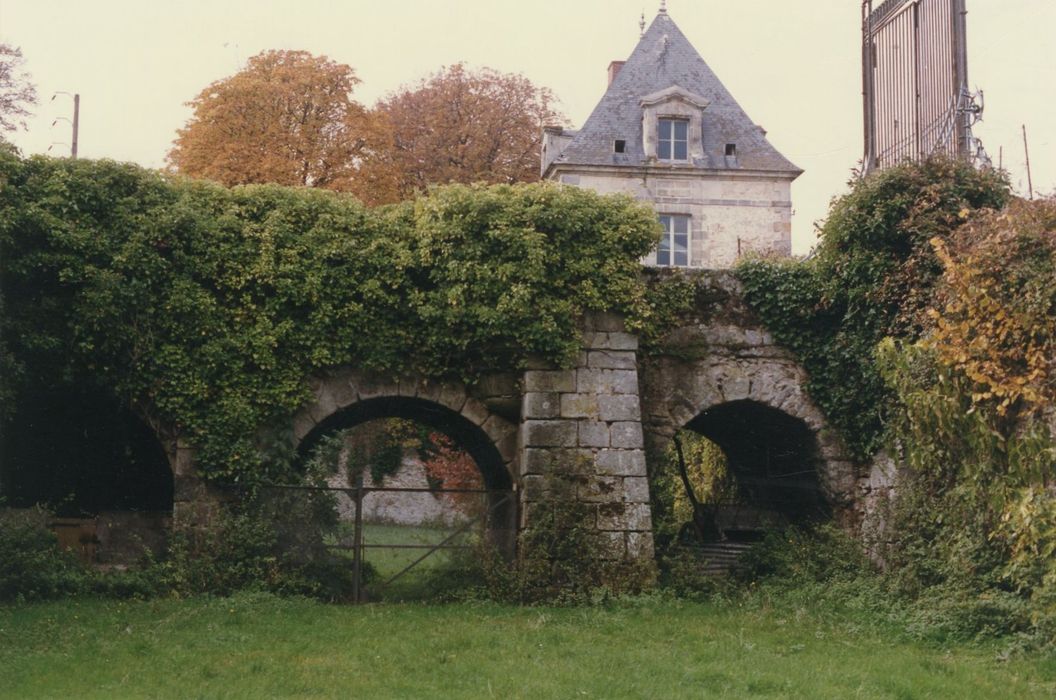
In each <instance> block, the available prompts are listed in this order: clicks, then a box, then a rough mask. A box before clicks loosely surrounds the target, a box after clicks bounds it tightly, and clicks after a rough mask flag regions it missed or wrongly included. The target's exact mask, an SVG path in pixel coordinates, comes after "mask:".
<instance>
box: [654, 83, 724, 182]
mask: <svg viewBox="0 0 1056 700" xmlns="http://www.w3.org/2000/svg"><path fill="white" fill-rule="evenodd" d="M639 104H641V106H642V151H643V152H644V153H645V157H646V159H647V160H657V161H660V162H663V163H686V164H689V163H691V162H693V161H695V160H696V159H698V158H703V157H704V144H703V143H702V138H701V137H702V135H703V119H704V110H705V109H706V108H707V106H708V101H707V100H706V99H705V98H703V97H701V96H700V95H694V94H693V93H692V92H689V91H688V90H684V89H682V88H681V87H679V86H678V85H672V86H670V87H667V88H664V89H663V90H660V91H659V92H654V93H653V94H651V95H646V96H645V97H643V98H641V100H640V101H639Z"/></svg>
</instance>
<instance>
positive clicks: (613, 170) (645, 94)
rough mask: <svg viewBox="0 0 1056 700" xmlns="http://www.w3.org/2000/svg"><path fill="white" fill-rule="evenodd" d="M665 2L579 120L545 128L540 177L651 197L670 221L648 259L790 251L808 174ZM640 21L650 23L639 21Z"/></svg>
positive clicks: (712, 261)
mask: <svg viewBox="0 0 1056 700" xmlns="http://www.w3.org/2000/svg"><path fill="white" fill-rule="evenodd" d="M665 5H666V3H664V4H661V7H660V12H659V14H658V15H657V17H656V19H655V20H653V23H652V24H651V25H650V26H649V28H648V30H646V31H644V32H643V33H642V36H641V39H640V40H639V42H638V45H637V46H636V47H635V49H634V51H633V52H632V53H631V56H630V58H628V59H627V60H626V61H613V62H612V63H611V64H610V65H609V71H608V74H609V86H608V90H607V91H606V92H605V96H604V97H602V98H601V102H599V103H598V105H597V107H595V108H594V111H593V112H592V113H591V115H590V117H589V118H588V119H587V122H586V123H585V124H584V125H583V128H582V129H580V130H579V131H570V130H567V129H561V128H557V127H548V128H546V129H545V131H544V134H543V151H542V176H543V178H544V179H548V180H554V181H558V182H563V183H566V184H569V185H576V186H579V187H588V188H590V189H593V190H596V191H598V192H602V193H612V192H623V193H627V194H630V195H632V196H634V197H635V198H637V199H639V200H642V201H648V202H652V203H653V204H654V206H655V207H656V211H657V214H658V215H659V217H660V222H661V224H662V225H663V227H664V237H663V239H662V240H661V243H660V246H659V248H658V249H657V251H656V252H654V253H651V254H650V255H649V256H647V257H646V259H645V260H644V261H643V262H644V263H645V264H647V265H657V266H679V267H705V268H725V267H730V266H731V265H732V264H733V263H734V261H736V259H737V257H738V256H739V255H740V254H743V253H746V252H748V251H771V252H777V253H782V254H788V253H790V252H791V215H792V202H791V186H792V181H793V180H795V179H796V177H798V176H799V174H800V173H801V172H802V170H800V169H799V168H797V167H796V166H795V165H793V164H792V163H791V162H789V161H788V160H787V159H786V158H785V157H784V156H782V155H781V154H780V153H778V152H777V150H776V149H775V148H774V147H773V146H771V145H770V143H769V142H768V141H767V140H766V132H765V131H764V130H763V128H762V127H760V126H759V125H757V124H755V123H753V122H752V120H751V119H749V117H748V115H747V114H745V113H744V110H742V109H741V107H740V105H738V104H737V101H736V100H734V99H733V96H732V95H730V93H729V92H728V91H727V90H726V88H725V87H724V86H723V85H722V83H721V82H720V81H719V79H718V78H717V77H716V76H715V74H714V73H713V72H712V71H711V69H710V68H709V67H708V65H707V64H706V63H705V62H704V59H702V58H701V57H700V55H699V54H698V53H697V51H696V49H694V48H693V46H692V44H690V43H689V40H688V39H686V37H685V35H684V34H682V32H681V31H680V30H679V28H678V26H677V25H676V24H675V22H674V20H672V19H671V17H670V16H669V15H668V14H667V10H666V7H665ZM642 26H643V28H644V21H643V24H642Z"/></svg>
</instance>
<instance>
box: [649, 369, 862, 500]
mask: <svg viewBox="0 0 1056 700" xmlns="http://www.w3.org/2000/svg"><path fill="white" fill-rule="evenodd" d="M766 350H768V352H758V355H760V356H757V357H745V356H744V354H743V353H742V354H738V355H732V353H731V355H732V356H730V355H726V356H724V354H723V353H713V354H711V355H709V357H708V358H707V359H706V360H701V361H697V362H692V363H677V364H676V363H667V365H666V366H662V367H654V368H653V369H652V375H653V376H652V378H651V379H652V381H651V382H650V384H653V385H654V386H653V387H651V388H652V391H651V392H650V394H651V395H647V400H648V401H650V402H658V403H659V404H660V405H659V406H655V407H652V406H651V407H650V408H651V409H652V410H651V411H647V414H650V416H647V425H646V433H647V440H648V446H649V448H650V449H651V450H652V451H654V452H655V451H658V450H664V449H666V447H667V445H668V444H669V443H670V440H671V438H672V436H673V435H674V434H675V432H677V431H678V430H680V429H682V428H684V427H688V428H696V429H697V430H698V431H700V432H703V433H704V434H705V435H706V436H707V437H708V438H709V439H711V440H712V441H714V442H716V443H718V444H719V445H720V447H723V448H724V451H725V450H726V449H727V448H732V449H734V450H736V449H737V447H736V445H734V444H732V443H733V442H735V440H733V439H732V438H727V439H723V436H721V435H718V433H719V432H721V430H720V429H719V425H720V424H723V423H724V424H725V425H726V426H727V427H729V426H730V425H731V424H733V423H736V422H737V421H738V420H744V421H746V422H749V423H750V422H752V421H772V422H776V423H777V424H778V427H781V426H783V427H784V428H786V429H788V430H792V431H795V430H796V429H797V428H798V427H800V426H801V427H802V434H801V435H800V436H799V437H798V438H797V439H798V440H802V441H805V442H804V444H803V446H802V448H801V451H802V452H803V454H804V455H807V454H808V453H809V459H810V460H811V461H812V462H813V463H814V465H815V466H816V471H817V484H818V488H819V489H820V493H821V495H822V496H823V498H824V501H825V504H826V505H827V506H828V507H829V508H830V509H831V511H832V512H833V514H834V515H835V516H836V517H837V518H838V519H840V520H846V518H847V516H848V515H849V514H850V512H851V509H852V508H853V503H854V499H855V487H856V481H857V477H856V469H855V465H854V462H853V460H852V459H851V458H850V456H849V454H848V453H847V451H846V449H845V448H844V446H843V444H842V442H841V441H840V439H839V438H838V436H837V435H836V434H835V432H833V431H832V430H831V429H830V428H829V427H828V425H827V423H826V421H825V417H824V415H823V414H822V413H821V411H820V410H819V409H818V408H817V407H816V406H815V405H814V403H813V402H812V401H811V400H810V398H809V396H807V393H806V389H805V387H806V382H807V376H806V373H805V372H804V371H803V370H802V368H800V367H799V365H798V364H797V363H796V362H795V361H794V360H792V359H791V357H789V356H788V355H787V354H785V353H783V352H780V351H776V350H775V349H773V348H766ZM655 385H659V387H660V388H662V387H664V386H668V387H670V389H671V390H670V391H669V392H666V393H665V394H663V395H661V392H658V391H656V389H657V388H658V386H655ZM701 428H703V430H701ZM764 432H765V431H764ZM709 433H711V434H709ZM716 437H718V438H719V439H716ZM724 442H725V443H726V444H725V445H724V444H723V443H724ZM728 456H729V455H728Z"/></svg>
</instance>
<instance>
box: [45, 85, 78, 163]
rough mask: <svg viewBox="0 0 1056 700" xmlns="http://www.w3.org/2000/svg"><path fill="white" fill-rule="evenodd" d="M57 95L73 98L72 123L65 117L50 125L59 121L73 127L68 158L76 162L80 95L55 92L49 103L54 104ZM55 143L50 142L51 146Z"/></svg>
mask: <svg viewBox="0 0 1056 700" xmlns="http://www.w3.org/2000/svg"><path fill="white" fill-rule="evenodd" d="M59 95H66V96H67V97H72V98H73V121H70V120H69V119H67V118H66V117H56V118H55V121H53V122H52V123H51V125H52V126H55V125H56V124H57V123H59V122H60V121H63V122H70V125H72V126H73V138H72V139H71V140H70V158H72V159H74V160H76V159H77V139H78V136H79V134H78V132H79V131H80V125H81V95H80V93H74V94H73V95H71V94H70V93H68V92H62V91H59V92H56V93H55V94H54V95H52V96H51V101H52V102H54V101H55V98H56V97H58V96H59ZM56 143H58V142H52V145H53V146H54V145H55V144H56ZM48 150H49V151H50V150H51V148H50V147H49V148H48Z"/></svg>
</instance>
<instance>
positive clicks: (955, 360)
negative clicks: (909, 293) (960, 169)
mask: <svg viewBox="0 0 1056 700" xmlns="http://www.w3.org/2000/svg"><path fill="white" fill-rule="evenodd" d="M931 244H932V246H933V248H934V249H935V253H936V255H937V256H938V258H939V260H940V261H941V263H942V265H943V268H944V272H943V278H942V282H941V284H940V288H939V289H940V292H939V299H938V301H939V302H940V303H939V304H937V306H938V307H939V308H941V309H942V311H941V312H940V311H937V310H936V309H934V308H933V309H930V310H929V312H928V316H929V317H930V318H931V320H932V321H933V323H934V326H933V328H932V331H931V333H930V335H929V337H928V339H927V342H928V344H929V345H930V347H932V348H933V349H934V350H935V351H936V353H937V354H938V356H939V358H940V359H941V360H942V361H943V362H944V363H946V364H948V365H950V366H952V367H953V368H954V369H956V370H957V371H959V372H961V373H962V374H963V375H964V376H966V377H968V378H969V379H971V381H972V382H973V383H974V384H975V389H974V391H973V400H974V401H976V402H980V401H987V402H995V404H996V408H997V410H998V412H999V413H1000V414H1001V415H1004V414H1006V413H1007V412H1008V411H1009V410H1010V409H1012V408H1016V409H1025V410H1027V411H1031V412H1032V411H1037V410H1040V409H1042V408H1044V407H1045V406H1051V405H1052V404H1053V402H1054V399H1056V201H1054V200H1051V199H1050V200H1041V201H1037V202H1024V201H1019V202H1014V203H1013V204H1012V205H1011V206H1009V207H1008V208H1007V209H1005V210H1003V211H1001V212H985V213H982V214H981V215H979V216H978V217H977V218H976V219H974V220H972V221H970V222H968V223H967V224H965V226H964V227H962V229H961V230H960V231H958V234H957V236H955V237H954V241H953V243H952V245H947V244H946V243H945V242H944V241H942V240H941V239H938V238H935V239H932V241H931Z"/></svg>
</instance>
